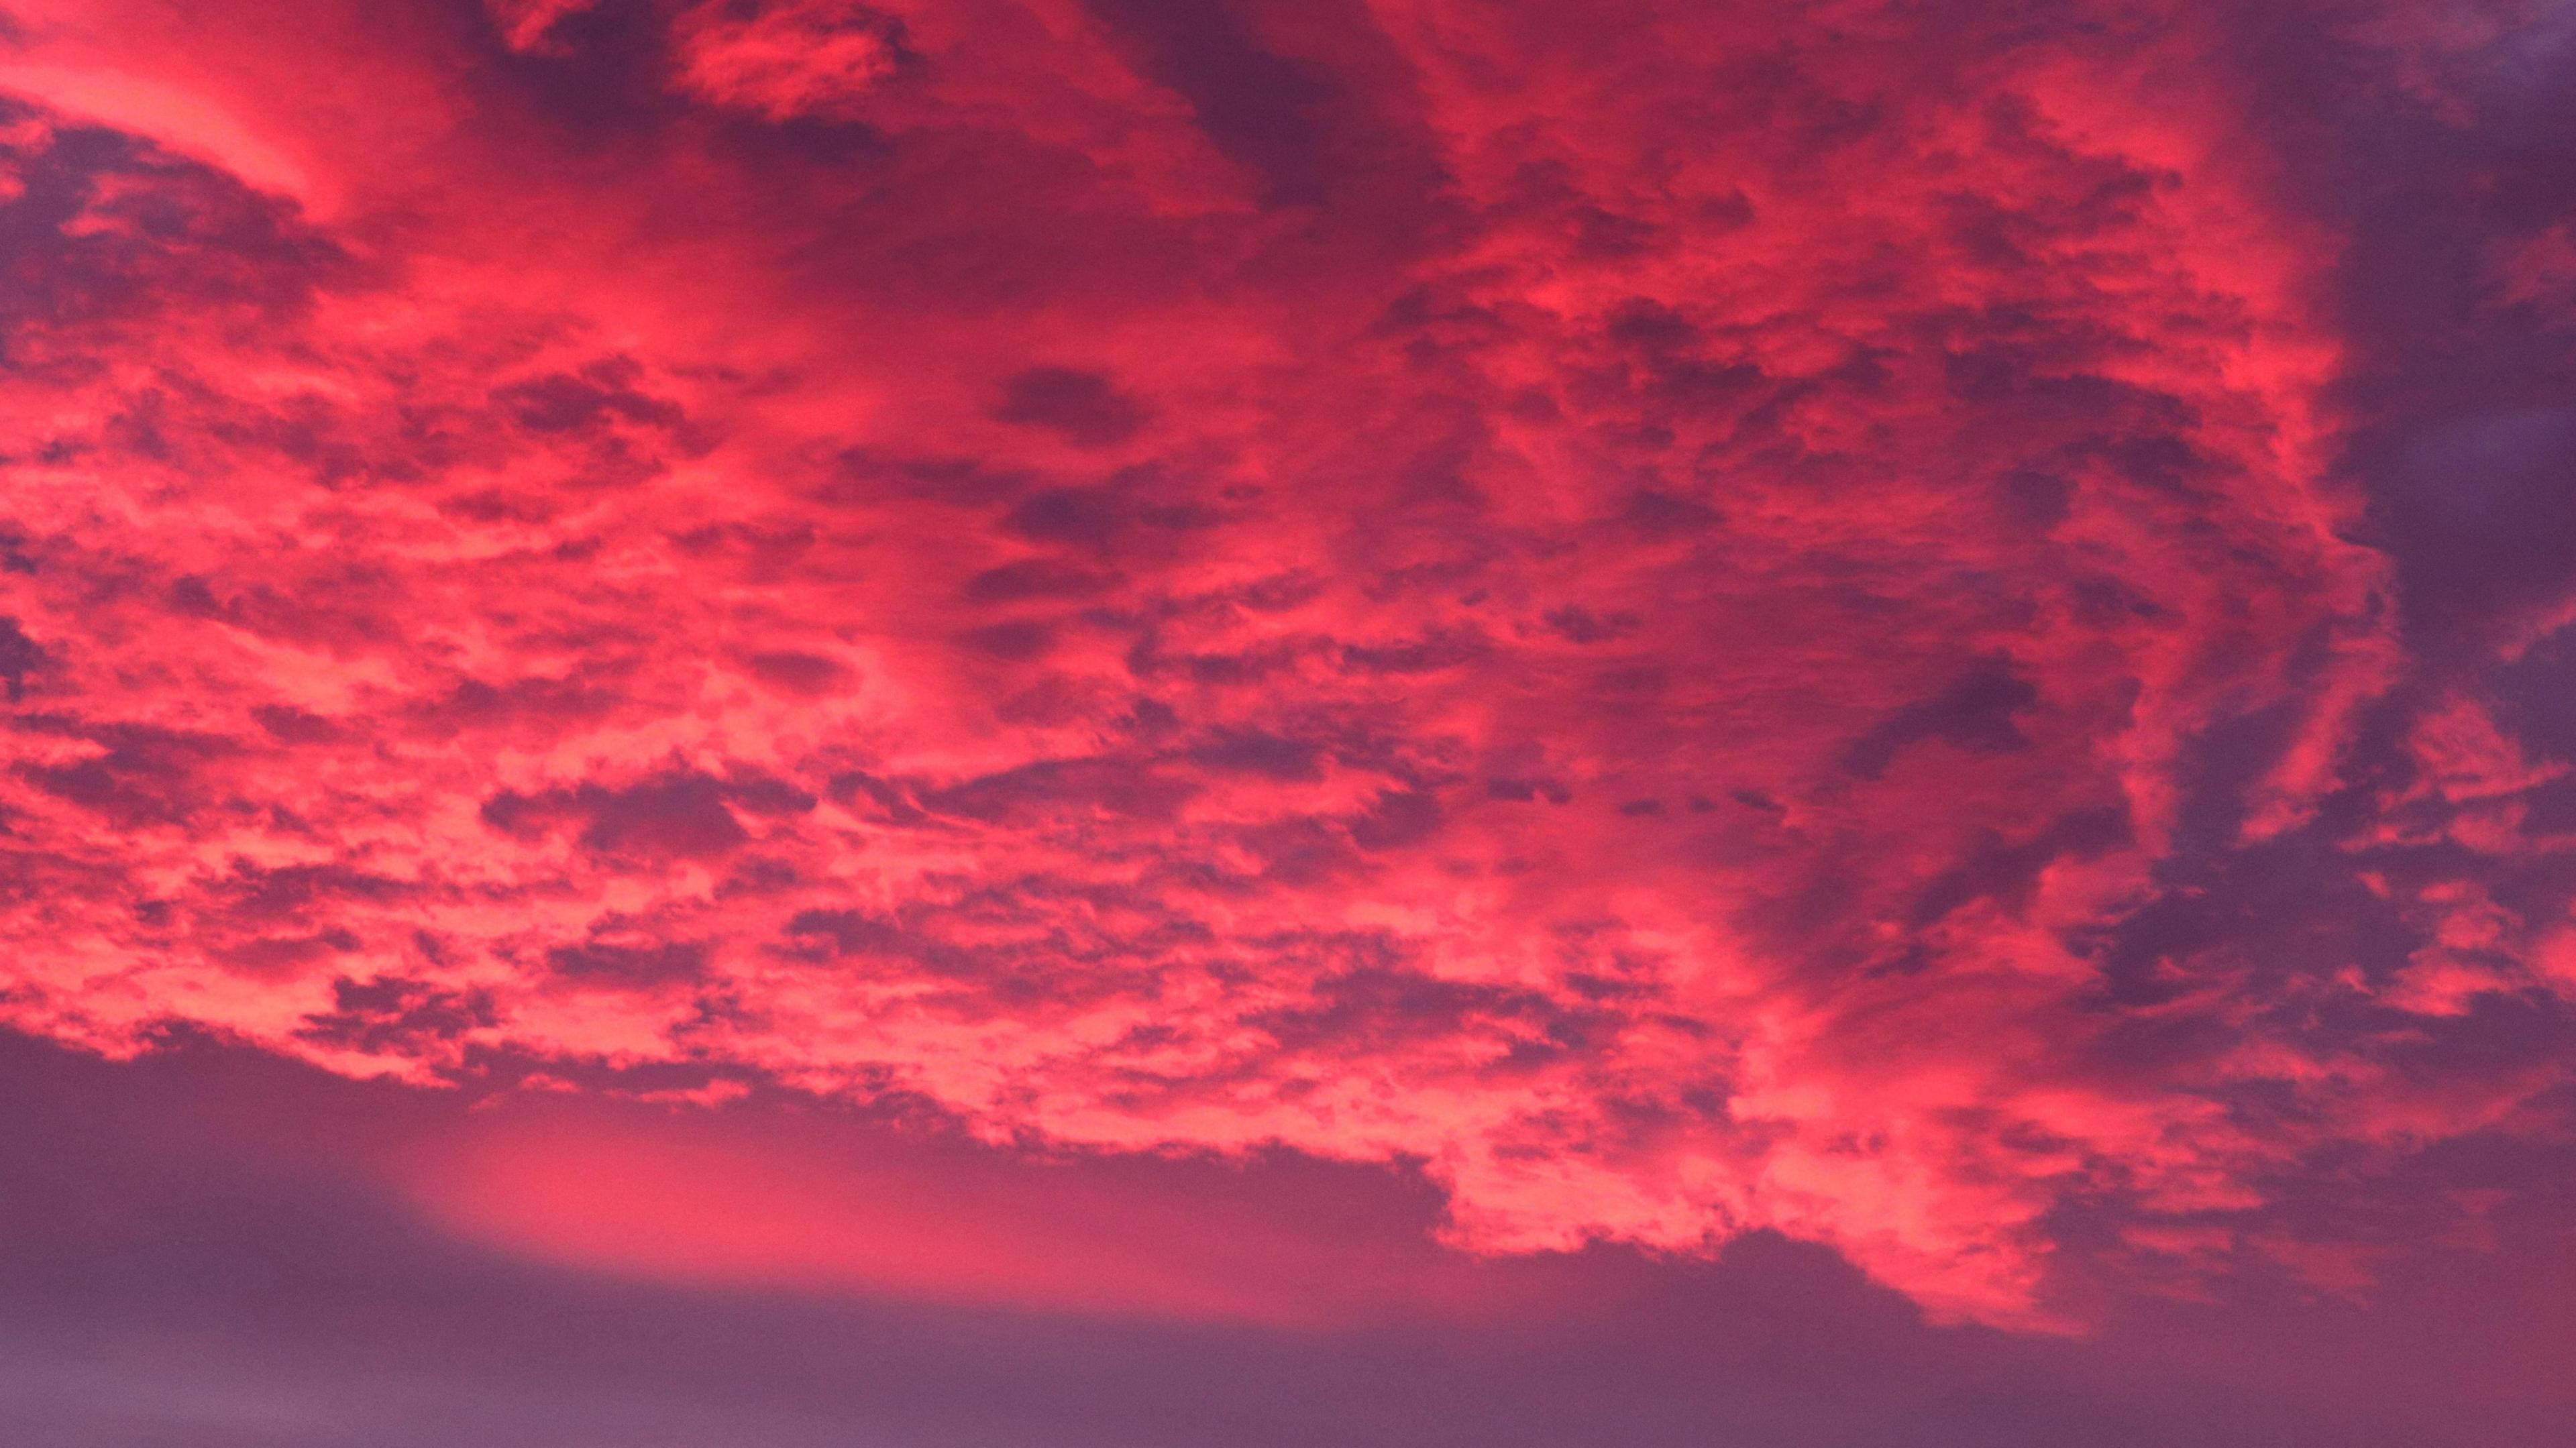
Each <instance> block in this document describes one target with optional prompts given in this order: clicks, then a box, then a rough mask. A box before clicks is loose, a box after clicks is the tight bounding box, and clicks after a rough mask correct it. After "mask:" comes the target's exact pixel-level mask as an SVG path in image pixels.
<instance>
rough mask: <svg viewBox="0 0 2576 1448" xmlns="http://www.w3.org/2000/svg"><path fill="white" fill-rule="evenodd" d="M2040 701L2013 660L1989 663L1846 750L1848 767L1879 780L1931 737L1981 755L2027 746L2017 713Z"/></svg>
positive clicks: (2027, 737)
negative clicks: (1899, 758) (2015, 668)
mask: <svg viewBox="0 0 2576 1448" xmlns="http://www.w3.org/2000/svg"><path fill="white" fill-rule="evenodd" d="M2038 703H2039V690H2038V689H2037V687H2035V686H2034V685H2033V684H2032V683H2031V682H2030V681H2029V680H2028V679H2025V678H2023V677H2021V676H2020V675H2019V674H2018V673H2015V672H2014V671H2013V669H2012V667H2011V666H2010V665H2009V664H2004V663H1989V664H1984V665H1980V666H1979V667H1977V668H1975V669H1973V670H1971V671H1969V672H1968V673H1967V674H1965V675H1963V676H1962V677H1961V678H1960V679H1959V681H1958V682H1957V683H1954V684H1952V685H1951V686H1950V687H1949V688H1947V689H1944V690H1942V691H1941V692H1940V693H1939V694H1936V695H1934V696H1933V697H1931V698H1929V699H1926V700H1924V701H1922V702H1921V703H1918V704H1910V705H1908V706H1906V707H1905V708H1904V709H1902V710H1899V711H1898V712H1897V713H1895V714H1894V715H1891V716H1890V717H1889V718H1887V719H1886V720H1885V721H1883V722H1881V723H1879V724H1877V725H1875V726H1873V727H1872V728H1871V729H1870V730H1869V731H1868V732H1867V733H1864V734H1863V735H1861V736H1860V737H1859V738H1858V739H1855V740H1853V741H1852V743H1851V744H1850V746H1849V747H1847V748H1846V749H1845V750H1844V751H1843V756H1842V763H1843V767H1844V768H1845V769H1847V770H1850V771H1851V772H1852V773H1854V774H1856V775H1859V776H1860V777H1861V778H1863V779H1876V778H1878V777H1879V776H1881V775H1883V774H1885V773H1886V772H1887V768H1888V766H1889V765H1890V764H1892V763H1894V762H1895V760H1896V757H1897V756H1898V755H1899V754H1901V753H1903V752H1904V751H1905V750H1906V749H1908V748H1910V747H1912V746H1914V745H1917V744H1921V743H1924V742H1926V741H1929V740H1935V739H1937V740H1939V741H1941V742H1942V743H1944V744H1948V745H1950V746H1952V747H1953V748H1957V749H1964V750H1967V751H1969V752H1971V753H1975V754H2003V753H2009V752H2011V751H2013V750H2016V749H2022V748H2026V747H2027V746H2028V745H2029V743H2030V739H2029V736H2028V735H2026V734H2024V733H2023V732H2022V729H2021V726H2020V724H2019V723H2017V722H2016V719H2017V716H2019V715H2020V714H2022V713H2024V712H2026V711H2028V710H2029V709H2031V708H2033V707H2035V706H2036V705H2037V704H2038Z"/></svg>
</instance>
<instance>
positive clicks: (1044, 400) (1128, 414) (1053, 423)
mask: <svg viewBox="0 0 2576 1448" xmlns="http://www.w3.org/2000/svg"><path fill="white" fill-rule="evenodd" d="M993 416H994V417H995V418H996V419H998V420H1000V421H1003V422H1011V423H1018V424H1020V425H1022V426H1025V427H1036V428H1043V429H1045V430H1047V431H1049V432H1052V433H1055V434H1056V435H1058V436H1059V437H1062V438H1063V439H1064V440H1065V441H1067V442H1070V443H1074V444H1076V445H1077V446H1081V447H1114V446H1116V445H1117V444H1119V443H1122V442H1125V441H1127V440H1128V439H1129V438H1132V437H1134V436H1135V435H1136V434H1137V433H1139V432H1141V431H1143V430H1144V427H1145V422H1146V418H1147V416H1148V414H1147V412H1146V410H1145V407H1144V404H1142V403H1140V402H1138V401H1137V400H1136V399H1134V398H1132V397H1130V396H1128V395H1127V394H1125V393H1123V392H1121V391H1119V390H1118V387H1117V386H1116V384H1114V383H1112V382H1111V381H1110V380H1109V378H1107V377H1105V376H1103V375H1102V374H1100V373H1097V372H1085V371H1081V370H1078V369H1076V368H1071V367H1031V368H1027V369H1025V370H1023V371H1020V372H1015V373H1013V374H1011V376H1010V378H1009V379H1008V380H1007V381H1005V382H1004V383H1003V384H1002V400H1001V402H1000V403H999V404H998V405H997V406H995V408H994V409H993Z"/></svg>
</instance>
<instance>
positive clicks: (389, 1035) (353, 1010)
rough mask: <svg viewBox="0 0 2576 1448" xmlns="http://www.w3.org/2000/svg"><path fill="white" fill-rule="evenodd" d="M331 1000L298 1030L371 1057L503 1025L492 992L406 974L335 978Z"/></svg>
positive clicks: (403, 1052)
mask: <svg viewBox="0 0 2576 1448" xmlns="http://www.w3.org/2000/svg"><path fill="white" fill-rule="evenodd" d="M331 1002H332V1008H331V1009H330V1010H328V1011H325V1012H322V1013H319V1014H316V1015H312V1016H307V1017H306V1018H305V1023H304V1025H303V1027H302V1028H301V1029H300V1030H299V1031H298V1032H297V1033H296V1034H297V1035H299V1036H300V1037H302V1038H303V1039H305V1040H309V1041H312V1042H314V1043H315V1044H317V1045H322V1046H327V1047H332V1048H334V1049H339V1050H350V1051H360V1052H364V1053H366V1054H369V1055H383V1056H399V1055H409V1054H412V1053H415V1052H418V1051H420V1050H422V1049H424V1048H426V1047H434V1046H438V1045H441V1044H444V1043H447V1042H452V1041H454V1040H456V1039H457V1038H458V1037H461V1036H463V1035H465V1034H466V1033H467V1032H469V1031H473V1030H477V1029H485V1028H489V1027H491V1026H494V1025H497V1024H499V1016H498V1014H497V1013H496V1011H495V1010H494V1007H493V1004H492V1000H491V997H490V996H489V995H487V994H484V993H481V992H458V991H452V990H446V989H443V988H441V987H438V986H436V985H433V984H431V983H430V982H427V981H422V980H414V979H409V978H407V977H403V976H378V977H376V978H374V979H372V980H365V981H359V980H350V979H347V978H343V979H340V980H337V981H334V982H332V985H331Z"/></svg>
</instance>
